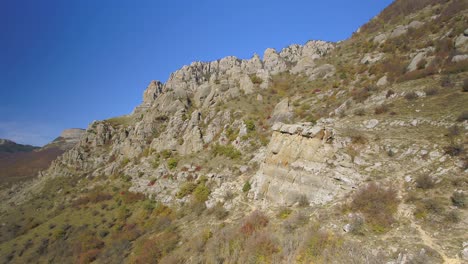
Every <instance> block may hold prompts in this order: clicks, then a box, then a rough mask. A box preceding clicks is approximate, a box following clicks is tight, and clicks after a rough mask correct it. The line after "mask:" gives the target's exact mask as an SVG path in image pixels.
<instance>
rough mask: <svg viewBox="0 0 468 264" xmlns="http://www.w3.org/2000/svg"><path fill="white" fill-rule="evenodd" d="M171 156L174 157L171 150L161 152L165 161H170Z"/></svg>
mask: <svg viewBox="0 0 468 264" xmlns="http://www.w3.org/2000/svg"><path fill="white" fill-rule="evenodd" d="M171 156H172V151H170V150H169V149H165V150H163V151H161V157H163V158H164V159H168V158H170V157H171Z"/></svg>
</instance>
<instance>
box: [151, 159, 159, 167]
mask: <svg viewBox="0 0 468 264" xmlns="http://www.w3.org/2000/svg"><path fill="white" fill-rule="evenodd" d="M151 167H152V168H153V169H157V168H158V167H159V158H154V159H153V160H152V161H151Z"/></svg>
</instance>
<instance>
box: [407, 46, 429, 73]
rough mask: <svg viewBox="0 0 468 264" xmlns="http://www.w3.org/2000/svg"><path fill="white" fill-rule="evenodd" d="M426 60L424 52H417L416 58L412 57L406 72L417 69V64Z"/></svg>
mask: <svg viewBox="0 0 468 264" xmlns="http://www.w3.org/2000/svg"><path fill="white" fill-rule="evenodd" d="M425 59H426V52H424V51H423V52H419V53H418V54H416V56H414V57H413V59H412V60H411V62H410V64H409V65H408V67H407V70H408V71H414V70H417V69H418V64H419V63H420V62H421V61H423V60H425Z"/></svg>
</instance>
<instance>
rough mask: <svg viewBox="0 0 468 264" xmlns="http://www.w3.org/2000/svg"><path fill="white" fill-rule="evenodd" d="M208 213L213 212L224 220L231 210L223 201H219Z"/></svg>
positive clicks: (219, 218)
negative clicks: (225, 206)
mask: <svg viewBox="0 0 468 264" xmlns="http://www.w3.org/2000/svg"><path fill="white" fill-rule="evenodd" d="M208 213H209V214H213V215H214V216H215V217H216V219H218V220H223V219H225V218H226V217H227V216H228V215H229V212H228V211H227V210H226V209H225V208H224V206H223V204H221V203H217V204H216V205H215V206H213V207H212V208H211V209H210V210H208Z"/></svg>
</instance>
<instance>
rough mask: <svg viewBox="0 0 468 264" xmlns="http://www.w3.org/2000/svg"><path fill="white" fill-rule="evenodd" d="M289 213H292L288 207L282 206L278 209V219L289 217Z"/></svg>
mask: <svg viewBox="0 0 468 264" xmlns="http://www.w3.org/2000/svg"><path fill="white" fill-rule="evenodd" d="M291 213H292V210H291V209H290V208H287V207H282V208H281V209H280V210H279V212H278V214H277V216H278V218H279V219H286V218H288V217H289V215H291Z"/></svg>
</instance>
